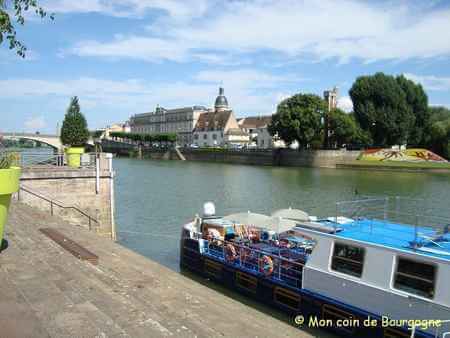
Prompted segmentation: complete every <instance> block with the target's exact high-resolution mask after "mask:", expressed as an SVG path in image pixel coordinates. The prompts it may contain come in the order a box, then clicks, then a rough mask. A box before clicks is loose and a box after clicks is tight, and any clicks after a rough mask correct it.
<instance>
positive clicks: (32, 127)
mask: <svg viewBox="0 0 450 338" xmlns="http://www.w3.org/2000/svg"><path fill="white" fill-rule="evenodd" d="M24 127H25V129H26V130H27V131H28V132H35V131H39V130H41V129H44V128H46V127H47V122H46V121H45V119H44V117H43V116H34V117H30V118H28V119H27V120H26V121H25V123H24Z"/></svg>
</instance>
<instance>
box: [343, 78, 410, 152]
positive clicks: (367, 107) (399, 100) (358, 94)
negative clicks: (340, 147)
mask: <svg viewBox="0 0 450 338" xmlns="http://www.w3.org/2000/svg"><path fill="white" fill-rule="evenodd" d="M402 81H403V80H401V81H397V80H396V78H394V77H393V76H389V75H385V74H383V73H376V74H375V75H372V76H361V77H359V78H357V79H356V81H355V83H354V84H353V86H352V88H351V89H350V97H351V99H352V101H353V108H354V112H355V118H356V120H357V121H358V123H359V124H360V126H361V128H362V129H363V130H365V131H368V132H369V133H370V135H371V137H372V138H373V141H374V143H375V144H376V145H378V146H389V145H393V144H403V143H406V142H407V140H408V137H409V136H410V134H411V131H412V129H413V127H414V125H415V116H414V111H413V107H412V106H411V105H410V104H408V99H407V95H406V94H405V92H404V90H403V88H402V85H400V84H399V82H402ZM402 83H403V82H402ZM410 100H412V99H410Z"/></svg>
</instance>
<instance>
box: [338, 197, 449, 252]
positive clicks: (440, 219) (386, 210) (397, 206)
mask: <svg viewBox="0 0 450 338" xmlns="http://www.w3.org/2000/svg"><path fill="white" fill-rule="evenodd" d="M340 216H341V217H342V216H343V217H347V218H350V219H353V220H354V221H355V222H354V223H353V224H352V225H348V226H351V227H352V228H356V227H358V228H359V230H360V231H361V232H364V231H369V232H370V233H372V232H373V230H374V228H384V229H386V230H388V231H389V232H390V234H391V235H394V236H395V234H396V232H398V235H399V237H398V238H399V239H404V237H403V238H402V235H404V234H405V229H402V228H398V227H396V226H395V225H405V226H411V227H413V237H414V243H416V244H417V243H418V242H419V239H424V238H433V237H436V236H441V235H443V234H446V233H447V232H449V231H450V217H448V216H442V215H438V214H436V213H435V210H433V208H432V207H428V206H427V203H426V201H425V200H422V199H413V198H408V197H400V196H393V197H384V198H366V199H362V200H355V201H344V202H337V203H336V217H335V218H334V217H333V218H334V220H335V221H336V223H335V224H333V226H334V227H335V230H336V229H337V227H338V226H339V225H338V224H337V221H338V220H339V217H340ZM367 222H369V223H367ZM406 229H407V228H406ZM411 233H412V232H411Z"/></svg>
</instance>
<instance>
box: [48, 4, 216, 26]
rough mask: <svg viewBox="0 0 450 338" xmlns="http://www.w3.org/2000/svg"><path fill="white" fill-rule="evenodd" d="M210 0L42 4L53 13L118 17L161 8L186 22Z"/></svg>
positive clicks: (134, 15)
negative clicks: (99, 14)
mask: <svg viewBox="0 0 450 338" xmlns="http://www.w3.org/2000/svg"><path fill="white" fill-rule="evenodd" d="M207 2H208V0H189V1H177V0H76V1H74V0H46V1H43V2H42V6H43V7H44V8H45V9H46V10H47V11H48V12H53V13H101V14H105V15H111V16H118V17H141V16H143V15H144V14H145V13H146V12H148V11H150V10H161V11H163V12H164V13H165V14H166V15H167V16H169V17H171V18H172V19H173V20H175V21H180V22H184V21H187V20H190V19H193V18H196V17H199V16H201V15H203V14H204V12H205V11H206V9H207V7H208V6H207Z"/></svg>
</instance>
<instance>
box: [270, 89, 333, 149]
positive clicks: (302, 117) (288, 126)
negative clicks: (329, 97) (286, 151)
mask: <svg viewBox="0 0 450 338" xmlns="http://www.w3.org/2000/svg"><path fill="white" fill-rule="evenodd" d="M325 110H326V104H325V102H324V101H323V100H322V99H321V98H320V97H319V96H317V95H313V94H296V95H294V96H292V97H290V98H288V99H285V100H283V101H282V102H281V103H280V104H279V105H278V107H277V112H276V113H275V114H274V115H273V116H272V122H271V124H270V125H269V127H268V129H269V133H270V134H271V135H278V136H279V137H280V138H281V139H282V140H283V141H284V142H286V143H287V144H288V145H289V144H292V143H293V142H294V141H298V143H299V144H300V145H301V146H302V147H307V146H308V145H310V144H311V142H312V141H313V140H317V139H319V138H320V133H321V118H322V116H323V114H324V112H325Z"/></svg>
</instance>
